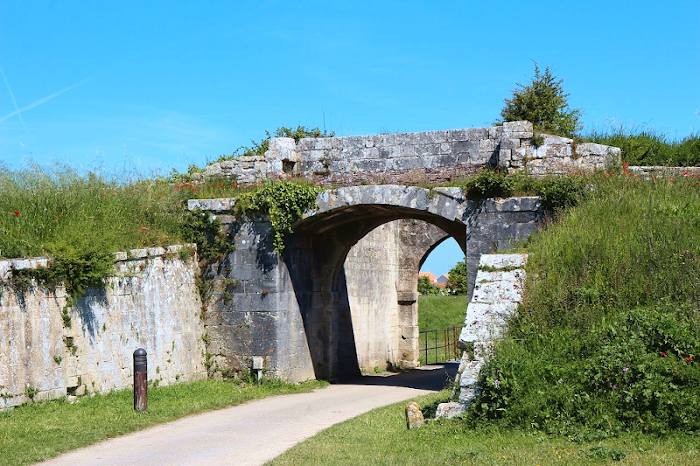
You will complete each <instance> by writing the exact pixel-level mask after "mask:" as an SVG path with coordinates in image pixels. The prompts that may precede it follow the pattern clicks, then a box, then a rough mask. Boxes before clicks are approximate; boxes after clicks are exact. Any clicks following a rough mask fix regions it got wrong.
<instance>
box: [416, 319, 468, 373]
mask: <svg viewBox="0 0 700 466" xmlns="http://www.w3.org/2000/svg"><path fill="white" fill-rule="evenodd" d="M460 330H461V329H460V328H459V327H448V328H445V329H438V330H422V331H420V332H418V347H419V350H420V363H421V364H441V363H444V362H448V361H454V360H455V359H459V358H460V356H461V354H462V351H461V350H460V349H459V347H458V346H457V341H458V340H459V332H460Z"/></svg>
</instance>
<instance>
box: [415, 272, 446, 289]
mask: <svg viewBox="0 0 700 466" xmlns="http://www.w3.org/2000/svg"><path fill="white" fill-rule="evenodd" d="M418 276H419V277H426V278H427V279H428V281H429V282H430V284H431V285H435V286H437V287H438V288H445V287H446V286H447V277H446V276H444V275H440V276H439V277H438V276H437V275H435V274H434V273H433V272H419V273H418Z"/></svg>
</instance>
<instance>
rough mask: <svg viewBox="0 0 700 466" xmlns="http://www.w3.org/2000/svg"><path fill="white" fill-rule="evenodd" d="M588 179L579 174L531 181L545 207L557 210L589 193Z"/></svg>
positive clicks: (573, 204) (573, 203)
mask: <svg viewBox="0 0 700 466" xmlns="http://www.w3.org/2000/svg"><path fill="white" fill-rule="evenodd" d="M589 185H590V179H589V180H587V179H586V178H584V177H580V176H549V177H545V178H542V179H539V180H536V181H533V182H532V190H533V191H534V193H535V194H536V195H538V196H539V197H540V199H541V201H542V206H543V207H544V208H545V209H549V210H554V211H558V210H561V209H564V208H567V207H573V206H575V205H576V204H578V203H579V201H581V200H582V199H583V198H584V197H585V196H586V195H588V194H589Z"/></svg>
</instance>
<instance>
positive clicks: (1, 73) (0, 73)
mask: <svg viewBox="0 0 700 466" xmlns="http://www.w3.org/2000/svg"><path fill="white" fill-rule="evenodd" d="M0 76H2V80H3V82H4V83H5V87H6V88H7V92H8V93H9V94H10V99H11V100H12V106H13V107H14V108H15V112H18V113H17V117H18V118H19V122H20V124H21V125H22V129H24V131H25V132H26V131H27V125H25V124H24V118H22V112H21V110H20V108H19V105H17V99H16V98H15V93H14V92H13V91H12V87H11V86H10V81H8V79H7V75H6V74H5V71H4V70H3V69H2V67H0Z"/></svg>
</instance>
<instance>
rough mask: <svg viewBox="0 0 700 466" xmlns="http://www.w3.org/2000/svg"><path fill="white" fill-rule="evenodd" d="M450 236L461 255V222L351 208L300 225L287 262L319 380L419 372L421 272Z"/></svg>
mask: <svg viewBox="0 0 700 466" xmlns="http://www.w3.org/2000/svg"><path fill="white" fill-rule="evenodd" d="M446 237H452V238H454V240H455V241H457V242H458V244H460V245H462V246H461V248H462V250H464V245H465V243H466V227H465V225H464V223H462V221H461V219H460V220H457V219H455V218H454V215H453V216H452V218H450V217H449V216H442V215H440V214H439V213H436V212H429V211H427V210H426V209H423V210H419V209H415V208H412V207H410V206H402V205H378V204H356V205H346V206H341V207H339V208H335V209H329V210H327V211H325V212H324V211H322V212H317V213H315V214H314V215H312V216H309V217H308V218H307V219H305V220H304V221H302V222H300V223H299V224H298V225H297V226H296V229H295V233H294V234H293V235H292V236H291V237H290V239H289V244H290V247H289V248H288V252H287V253H286V254H285V257H284V259H285V263H286V265H287V269H288V270H289V273H290V278H291V281H292V283H293V286H294V291H295V296H296V298H297V303H298V305H299V310H300V314H301V317H302V320H303V326H304V330H305V334H306V340H307V342H308V350H309V356H310V358H311V361H312V363H313V371H314V374H315V376H316V377H317V378H322V379H328V380H338V379H342V378H345V377H352V376H357V375H359V374H360V373H362V372H371V371H373V370H384V369H387V368H394V367H401V368H410V367H415V366H417V365H418V321H417V317H418V313H417V307H418V306H417V299H418V293H417V283H418V271H419V268H420V264H421V262H422V261H423V260H424V258H425V256H426V251H429V250H432V249H434V248H435V245H436V244H437V243H440V242H442V241H443V240H444V239H445V238H446ZM363 242H364V243H363ZM358 244H359V245H363V244H364V246H361V247H360V248H359V249H358V248H357V246H358ZM353 248H355V249H353ZM369 264H373V265H374V266H376V270H372V269H371V268H370V267H371V266H370V265H369ZM387 275H390V276H388V277H387ZM373 278H376V279H377V280H379V281H378V282H376V283H373V282H371V280H372V279H373ZM391 281H393V287H391V286H390V283H391ZM353 309H354V310H355V312H354V313H353Z"/></svg>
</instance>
